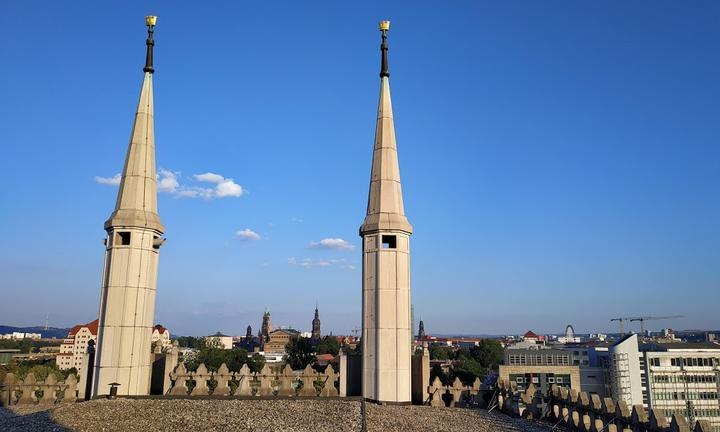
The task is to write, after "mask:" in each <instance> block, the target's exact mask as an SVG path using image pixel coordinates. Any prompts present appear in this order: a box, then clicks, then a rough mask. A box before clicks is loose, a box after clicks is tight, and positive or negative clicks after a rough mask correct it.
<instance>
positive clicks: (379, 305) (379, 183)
mask: <svg viewBox="0 0 720 432" xmlns="http://www.w3.org/2000/svg"><path fill="white" fill-rule="evenodd" d="M389 28H390V22H389V21H383V22H381V23H380V31H381V33H382V43H381V45H380V50H381V54H382V57H381V68H380V101H379V104H378V112H377V124H376V129H375V145H374V150H373V161H372V171H371V175H370V192H369V195H368V206H367V214H366V216H365V220H364V222H363V224H362V226H361V227H360V236H361V237H362V245H363V282H362V285H363V299H362V311H363V318H362V344H363V345H362V352H363V374H362V380H363V386H362V394H363V396H364V397H365V398H366V399H369V400H373V401H380V402H396V403H397V402H399V403H409V402H410V400H411V397H410V355H411V340H412V328H411V317H410V235H411V234H412V226H411V225H410V223H409V222H408V220H407V218H406V217H405V211H404V209H403V199H402V189H401V186H400V170H399V164H398V155H397V145H396V143H395V126H394V121H393V111H392V102H391V100H390V73H389V71H388V58H387V52H388V46H387V32H388V30H389Z"/></svg>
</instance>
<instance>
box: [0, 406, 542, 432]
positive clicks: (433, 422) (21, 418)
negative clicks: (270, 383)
mask: <svg viewBox="0 0 720 432" xmlns="http://www.w3.org/2000/svg"><path fill="white" fill-rule="evenodd" d="M360 405H361V404H360V402H358V401H344V400H337V399H334V400H287V399H285V400H231V399H222V400H191V399H117V400H112V401H110V400H95V401H90V402H82V403H74V404H65V405H58V406H55V407H51V408H49V409H48V408H42V407H40V406H21V407H12V408H0V429H1V430H2V431H13V432H15V431H38V432H44V431H56V432H67V431H87V432H96V431H102V430H108V431H109V430H115V431H153V432H161V431H257V432H260V431H262V432H267V431H292V432H301V431H312V432H323V431H328V432H330V431H332V432H336V431H360V425H361V418H360V411H361V408H360ZM366 406H367V422H368V424H367V426H368V431H369V432H375V431H378V432H379V431H383V432H394V431H398V432H400V431H402V432H406V431H447V430H452V431H457V432H464V431H473V432H498V431H509V432H513V431H517V432H519V431H527V432H536V431H548V430H549V428H548V427H546V426H543V425H540V424H537V423H532V422H529V421H527V420H521V419H511V418H509V417H507V416H504V415H502V414H499V413H488V412H487V411H484V410H471V409H462V408H431V407H424V406H378V405H373V404H367V405H366Z"/></svg>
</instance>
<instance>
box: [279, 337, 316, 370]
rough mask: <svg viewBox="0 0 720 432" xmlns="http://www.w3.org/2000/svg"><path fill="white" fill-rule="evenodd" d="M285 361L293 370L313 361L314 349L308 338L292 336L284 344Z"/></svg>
mask: <svg viewBox="0 0 720 432" xmlns="http://www.w3.org/2000/svg"><path fill="white" fill-rule="evenodd" d="M285 362H286V363H287V364H289V365H290V367H291V368H293V369H294V370H298V369H305V367H306V366H307V365H309V364H312V363H314V362H315V349H314V348H313V346H312V344H311V343H310V339H308V338H302V337H298V338H292V339H290V342H288V344H287V345H286V346H285Z"/></svg>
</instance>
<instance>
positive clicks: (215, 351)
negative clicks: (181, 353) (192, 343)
mask: <svg viewBox="0 0 720 432" xmlns="http://www.w3.org/2000/svg"><path fill="white" fill-rule="evenodd" d="M226 357H227V356H226V354H225V350H224V349H222V348H203V349H201V350H200V352H199V353H198V356H197V363H198V365H199V364H200V363H205V367H206V368H207V369H208V370H209V371H216V370H218V369H219V368H220V365H221V364H223V363H225V360H226Z"/></svg>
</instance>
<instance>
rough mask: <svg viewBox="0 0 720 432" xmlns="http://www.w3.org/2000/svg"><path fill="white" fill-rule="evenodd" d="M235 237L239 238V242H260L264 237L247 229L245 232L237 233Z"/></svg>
mask: <svg viewBox="0 0 720 432" xmlns="http://www.w3.org/2000/svg"><path fill="white" fill-rule="evenodd" d="M235 237H237V238H238V239H239V240H242V241H255V240H260V239H261V238H262V237H260V234H258V233H256V232H255V231H253V230H251V229H250V228H245V229H244V230H240V231H236V232H235Z"/></svg>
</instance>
